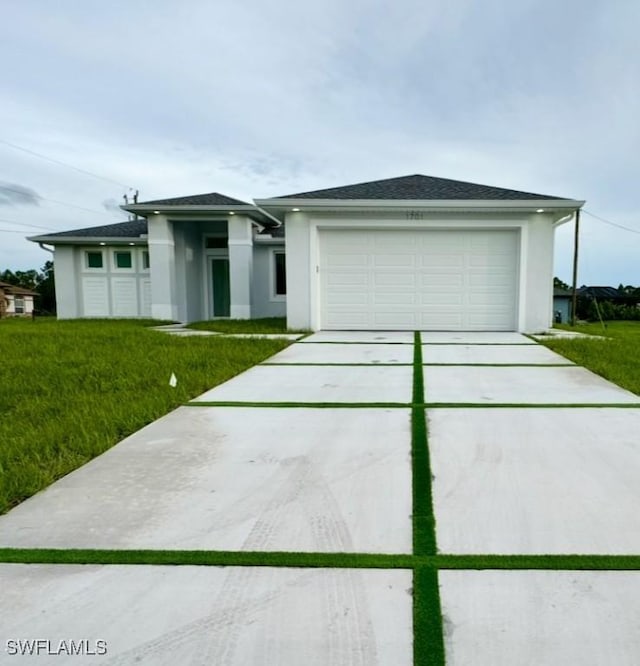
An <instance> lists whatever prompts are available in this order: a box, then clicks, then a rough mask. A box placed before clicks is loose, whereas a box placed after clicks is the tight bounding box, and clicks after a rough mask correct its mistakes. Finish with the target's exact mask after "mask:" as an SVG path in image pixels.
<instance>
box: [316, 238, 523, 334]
mask: <svg viewBox="0 0 640 666" xmlns="http://www.w3.org/2000/svg"><path fill="white" fill-rule="evenodd" d="M343 241H344V244H343ZM354 243H358V244H359V250H360V251H359V252H357V251H355V245H354ZM345 250H348V251H345ZM517 251H518V235H517V233H516V232H515V231H468V230H451V231H445V230H420V231H408V230H349V231H346V232H345V231H341V230H326V231H321V233H320V273H321V276H320V310H321V327H322V328H329V329H331V328H333V329H340V328H343V329H344V328H347V329H348V328H360V329H367V328H372V329H375V328H387V329H388V328H397V329H415V328H423V329H432V330H514V328H515V302H516V285H517V266H518V255H517ZM350 258H356V259H357V262H358V263H357V264H355V265H354V264H349V260H350ZM351 269H352V270H353V272H352V270H351Z"/></svg>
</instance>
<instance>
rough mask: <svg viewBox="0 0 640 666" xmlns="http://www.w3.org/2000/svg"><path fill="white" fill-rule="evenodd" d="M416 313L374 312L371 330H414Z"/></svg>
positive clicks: (411, 311)
mask: <svg viewBox="0 0 640 666" xmlns="http://www.w3.org/2000/svg"><path fill="white" fill-rule="evenodd" d="M416 326H417V322H416V313H415V311H414V310H404V311H403V310H396V311H381V312H375V313H374V315H373V321H372V326H371V328H386V329H390V328H396V327H397V328H400V329H411V330H413V329H414V328H416Z"/></svg>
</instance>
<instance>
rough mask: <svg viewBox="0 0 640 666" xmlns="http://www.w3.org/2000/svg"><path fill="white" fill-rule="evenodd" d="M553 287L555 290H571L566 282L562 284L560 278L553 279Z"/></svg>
mask: <svg viewBox="0 0 640 666" xmlns="http://www.w3.org/2000/svg"><path fill="white" fill-rule="evenodd" d="M553 286H554V287H555V288H557V289H566V290H567V291H570V290H571V287H570V286H569V285H568V284H567V283H566V282H563V281H562V280H561V279H560V278H557V277H554V278H553Z"/></svg>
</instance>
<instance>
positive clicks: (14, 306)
mask: <svg viewBox="0 0 640 666" xmlns="http://www.w3.org/2000/svg"><path fill="white" fill-rule="evenodd" d="M37 295H38V293H37V292H35V291H31V289H25V288H24V287H16V286H15V285H13V284H9V283H8V282H0V318H4V317H31V316H32V315H33V297H34V296H37Z"/></svg>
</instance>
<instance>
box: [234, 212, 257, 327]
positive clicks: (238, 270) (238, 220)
mask: <svg viewBox="0 0 640 666" xmlns="http://www.w3.org/2000/svg"><path fill="white" fill-rule="evenodd" d="M228 225H229V285H230V290H231V312H230V315H231V318H232V319H251V279H252V274H253V231H252V227H251V220H250V219H249V218H248V217H246V216H245V215H230V216H229V220H228Z"/></svg>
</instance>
